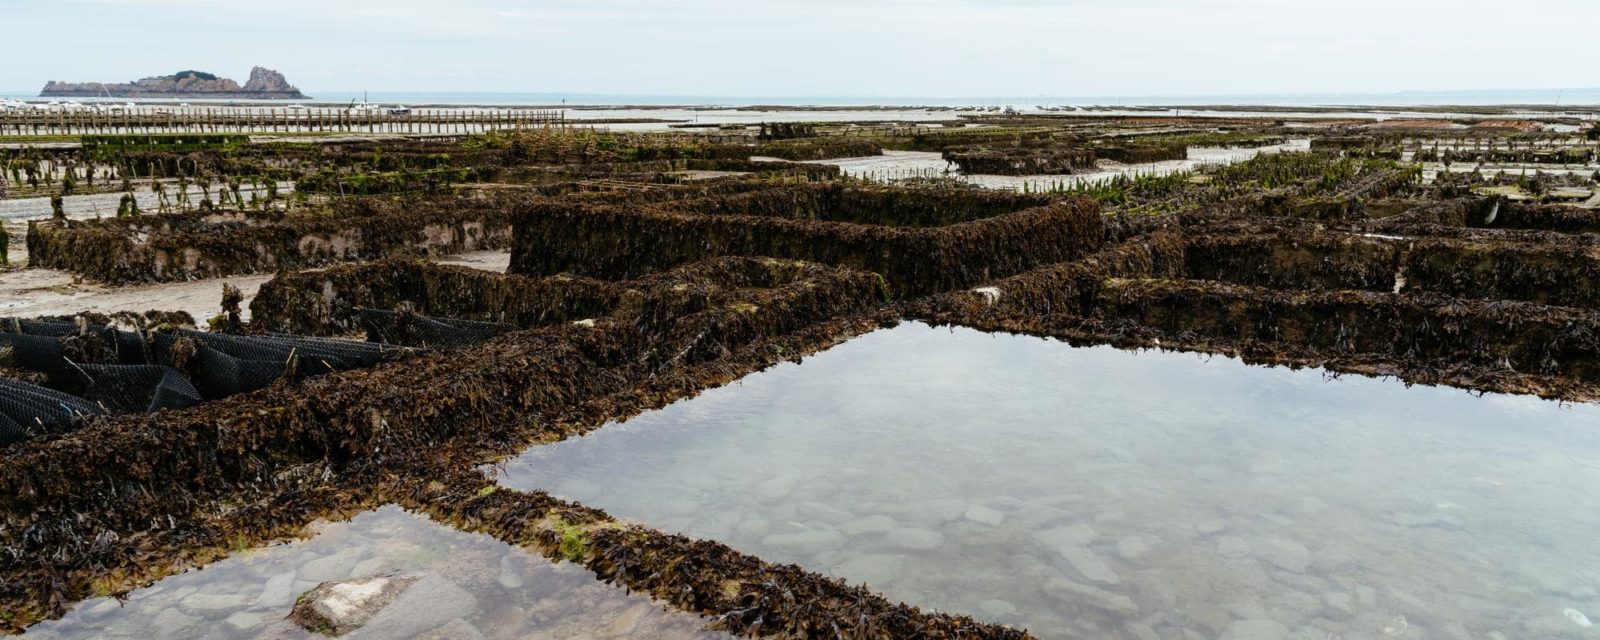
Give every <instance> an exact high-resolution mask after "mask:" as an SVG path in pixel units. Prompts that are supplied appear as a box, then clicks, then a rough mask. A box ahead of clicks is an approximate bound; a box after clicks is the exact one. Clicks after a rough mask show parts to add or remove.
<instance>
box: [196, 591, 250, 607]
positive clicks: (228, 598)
mask: <svg viewBox="0 0 1600 640" xmlns="http://www.w3.org/2000/svg"><path fill="white" fill-rule="evenodd" d="M250 600H251V598H250V596H247V595H242V594H211V593H196V594H194V595H192V596H189V597H187V598H184V599H183V605H182V607H183V608H184V610H186V611H225V610H228V609H243V608H245V607H248V606H250Z"/></svg>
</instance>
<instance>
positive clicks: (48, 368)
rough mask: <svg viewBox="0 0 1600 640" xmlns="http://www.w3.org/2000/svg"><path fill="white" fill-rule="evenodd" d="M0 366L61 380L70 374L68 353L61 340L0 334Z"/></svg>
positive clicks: (26, 335)
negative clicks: (35, 372)
mask: <svg viewBox="0 0 1600 640" xmlns="http://www.w3.org/2000/svg"><path fill="white" fill-rule="evenodd" d="M0 366H8V367H15V368H18V369H27V370H29V371H39V372H41V373H44V374H47V375H49V376H51V377H52V378H59V377H61V376H65V375H66V374H67V373H68V370H67V351H66V348H65V347H64V346H63V345H62V344H61V339H60V338H53V337H50V336H35V335H28V334H22V333H0Z"/></svg>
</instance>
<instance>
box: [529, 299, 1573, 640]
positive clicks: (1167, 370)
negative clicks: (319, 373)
mask: <svg viewBox="0 0 1600 640" xmlns="http://www.w3.org/2000/svg"><path fill="white" fill-rule="evenodd" d="M503 472H504V475H503V478H502V482H504V483H505V484H508V485H511V486H515V487H518V488H525V489H534V488H538V489H547V490H550V491H552V492H554V493H557V494H559V495H562V496H565V497H569V498H573V499H576V500H579V501H581V502H583V503H584V504H587V505H590V506H594V507H599V508H603V509H606V510H607V511H609V512H610V513H612V514H613V515H616V516H618V517H623V518H629V519H634V520H638V521H641V522H644V523H646V524H649V525H652V526H656V527H660V528H662V529H665V530H670V531H674V532H681V533H685V534H687V535H691V536H695V537H701V538H710V539H716V540H720V541H723V542H726V543H728V544H730V545H732V546H733V547H735V548H738V549H740V550H743V551H746V552H751V553H755V554H758V555H760V556H762V557H764V558H766V559H769V560H773V561H779V562H797V563H799V564H800V565H802V566H804V567H806V568H808V569H811V570H816V571H822V572H825V573H829V574H832V575H836V576H840V577H843V578H846V579H848V580H850V581H852V582H863V581H864V582H866V583H868V584H870V585H871V586H873V587H875V588H877V589H879V590H881V592H883V593H884V594H886V595H887V596H889V597H890V598H895V599H901V600H904V601H906V602H910V603H912V604H917V605H920V606H925V607H932V608H935V609H938V610H941V611H952V612H959V613H966V614H971V615H974V616H975V617H978V618H980V619H984V620H989V621H994V622H1002V623H1010V624H1015V625H1019V626H1024V627H1027V628H1029V629H1030V630H1032V631H1034V632H1035V633H1036V634H1037V635H1039V636H1041V637H1045V638H1071V637H1096V638H1098V637H1113V638H1119V637H1120V638H1138V639H1141V640H1142V639H1148V638H1164V639H1165V638H1217V637H1222V638H1233V639H1244V638H1268V639H1277V640H1282V639H1284V638H1295V639H1296V640H1307V639H1313V640H1327V639H1328V638H1343V639H1345V640H1353V639H1355V638H1529V637H1538V638H1594V637H1597V636H1596V633H1597V632H1600V629H1595V628H1584V627H1582V626H1580V625H1579V624H1578V623H1577V622H1575V620H1576V619H1577V616H1575V615H1573V614H1576V613H1583V614H1587V616H1588V617H1589V618H1596V619H1600V559H1597V557H1596V555H1595V553H1594V546H1593V543H1592V541H1593V539H1594V532H1595V531H1596V530H1600V494H1597V493H1596V492H1595V491H1594V487H1595V486H1597V485H1600V407H1596V406H1592V405H1578V406H1571V405H1567V406H1563V405H1559V404H1556V403H1551V402H1545V401H1541V400H1538V399H1536V398H1530V397H1516V396H1493V395H1491V396H1486V397H1475V396H1473V395H1471V394H1468V393H1466V392H1463V391H1460V390H1456V389H1449V388H1428V387H1413V388H1407V387H1405V386H1404V385H1403V384H1401V383H1399V382H1395V381H1391V380H1378V379H1370V378H1362V377H1356V376H1346V377H1341V378H1329V377H1327V376H1325V375H1324V374H1323V373H1322V372H1320V371H1318V370H1311V369H1307V370H1300V371H1291V370H1288V369H1282V368H1276V369H1269V368H1259V367H1250V366H1246V365H1244V364H1242V363H1240V362H1238V361H1235V360H1230V359H1226V358H1221V357H1217V358H1200V357H1197V356H1194V355H1190V354H1175V353H1157V352H1145V353H1133V352H1127V351H1119V350H1115V349H1110V348H1104V347H1100V348H1072V347H1070V346H1067V345H1065V344H1062V343H1059V342H1053V341H1047V340H1042V339H1037V338H1031V337H1021V336H1005V335H991V334H985V333H981V332H977V331H972V330H966V329H956V330H949V329H933V328H929V327H927V326H925V325H921V324H915V323H908V324H904V325H902V326H900V327H898V328H895V329H891V330H883V331H879V332H876V333H873V334H869V335H867V336H864V337H861V338H858V339H856V340H853V341H851V342H848V343H846V344H844V345H841V346H839V347H835V348H834V349H832V350H829V351H827V352H824V353H822V354H819V355H816V356H814V357H812V358H808V359H807V360H806V361H805V362H804V363H802V364H799V365H792V364H787V365H781V366H779V367H775V368H773V369H771V370H769V371H767V372H764V373H760V374H756V375H752V376H750V377H748V378H746V379H745V380H744V381H743V382H742V383H740V384H737V385H733V386H729V387H725V388H721V389H717V390H713V391H710V392H707V393H705V394H703V395H701V396H699V397H697V398H694V399H691V400H687V401H683V402H679V403H676V404H674V405H672V406H670V407H667V408H665V409H663V410H660V411H656V412H652V413H649V414H645V415H643V416H640V417H638V418H635V419H634V420H631V421H628V422H626V423H623V424H617V425H611V426H608V427H606V428H604V429H601V430H598V431H596V432H594V433H593V434H591V435H589V436H587V437H583V438H579V439H574V440H569V441H566V442H562V443H559V444H554V445H546V446H542V447H538V448H535V449H532V450H530V451H529V452H528V453H526V454H525V455H523V456H521V457H520V458H517V459H515V460H514V461H511V462H508V463H507V464H506V465H505V467H504V470H503ZM1569 610H1570V613H1569ZM1496 634H1501V635H1496Z"/></svg>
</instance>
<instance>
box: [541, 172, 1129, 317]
mask: <svg viewBox="0 0 1600 640" xmlns="http://www.w3.org/2000/svg"><path fill="white" fill-rule="evenodd" d="M827 193H828V192H826V191H823V190H815V189H814V190H786V191H775V192H757V193H752V194H749V195H748V196H743V197H740V198H731V199H726V200H720V201H706V202H698V201H695V202H678V203H675V204H673V205H672V206H671V207H661V208H656V207H615V206H586V205H571V204H566V203H538V204H535V205H532V206H530V207H529V208H528V209H527V210H525V211H522V212H519V213H518V222H517V224H516V228H515V232H514V233H515V236H516V237H515V240H514V242H513V248H512V256H511V270H512V271H513V272H515V273H521V274H525V275H551V274H558V273H565V272H570V273H575V274H579V275H589V276H594V277H599V278H605V279H626V278H631V277H637V276H639V275H642V274H646V273H651V272H656V271H662V270H665V269H669V268H672V267H673V266H676V265H679V264H683V263H686V262H693V261H696V260H702V259H705V258H709V257H713V256H768V257H776V258H787V259H796V260H809V261H814V262H821V263H825V264H834V265H839V266H845V267H849V268H852V269H856V270H861V271H869V272H873V273H878V274H880V275H882V276H883V277H884V278H885V279H887V281H888V288H889V290H890V291H891V292H892V293H893V294H894V295H896V296H901V297H904V296H915V295H922V294H927V293H932V292H936V291H944V290H949V289H954V288H960V287H966V286H972V285H974V284H977V283H981V282H984V281H986V280H989V279H993V278H997V277H1004V276H1006V275H1010V274H1013V273H1017V272H1020V271H1023V270H1026V269H1028V268H1030V267H1032V266H1035V265H1039V264H1048V263H1051V262H1060V261H1063V260H1069V259H1072V258H1075V257H1079V256H1082V255H1084V254H1087V253H1089V252H1091V251H1093V250H1094V249H1096V248H1098V247H1099V246H1100V244H1101V243H1102V241H1103V238H1104V234H1105V225H1104V223H1103V221H1102V220H1101V216H1100V213H1099V208H1098V206H1096V205H1095V204H1094V203H1093V202H1092V201H1090V200H1087V199H1079V198H1067V199H1061V200H1058V201H1056V202H1054V203H1051V204H1046V205H1042V206H1035V207H1032V208H1027V209H1021V210H1016V207H1018V206H1021V205H1024V204H1032V202H1031V201H1028V200H1026V199H1025V197H1019V196H1015V195H1009V194H1008V195H995V196H991V195H989V194H986V193H981V192H980V193H970V192H965V191H955V190H942V191H940V190H930V191H918V190H900V189H887V188H848V189H845V190H843V191H840V192H838V195H837V196H833V197H831V198H830V196H828V195H827ZM940 198H944V199H948V200H949V205H948V206H935V205H934V204H932V203H933V202H934V201H936V200H937V199H940ZM991 199H992V200H991ZM1004 210H1010V212H1008V213H999V211H1004ZM908 223H909V224H908Z"/></svg>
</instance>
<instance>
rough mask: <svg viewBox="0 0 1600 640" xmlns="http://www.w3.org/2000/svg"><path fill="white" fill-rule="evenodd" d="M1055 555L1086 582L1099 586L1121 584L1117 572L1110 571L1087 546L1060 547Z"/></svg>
mask: <svg viewBox="0 0 1600 640" xmlns="http://www.w3.org/2000/svg"><path fill="white" fill-rule="evenodd" d="M1056 553H1058V554H1061V557H1062V558H1065V559H1066V560H1067V563H1068V564H1070V565H1072V568H1073V569H1074V570H1075V571H1077V572H1078V575H1081V576H1083V577H1084V578H1085V579H1087V580H1090V581H1092V582H1099V583H1101V584H1117V583H1120V582H1122V579H1121V578H1118V577H1117V572H1115V571H1112V570H1111V567H1109V566H1106V563H1105V562H1104V561H1102V560H1100V556H1099V555H1096V554H1095V552H1094V550H1093V549H1090V548H1089V547H1087V546H1083V545H1061V546H1060V547H1057V548H1056Z"/></svg>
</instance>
